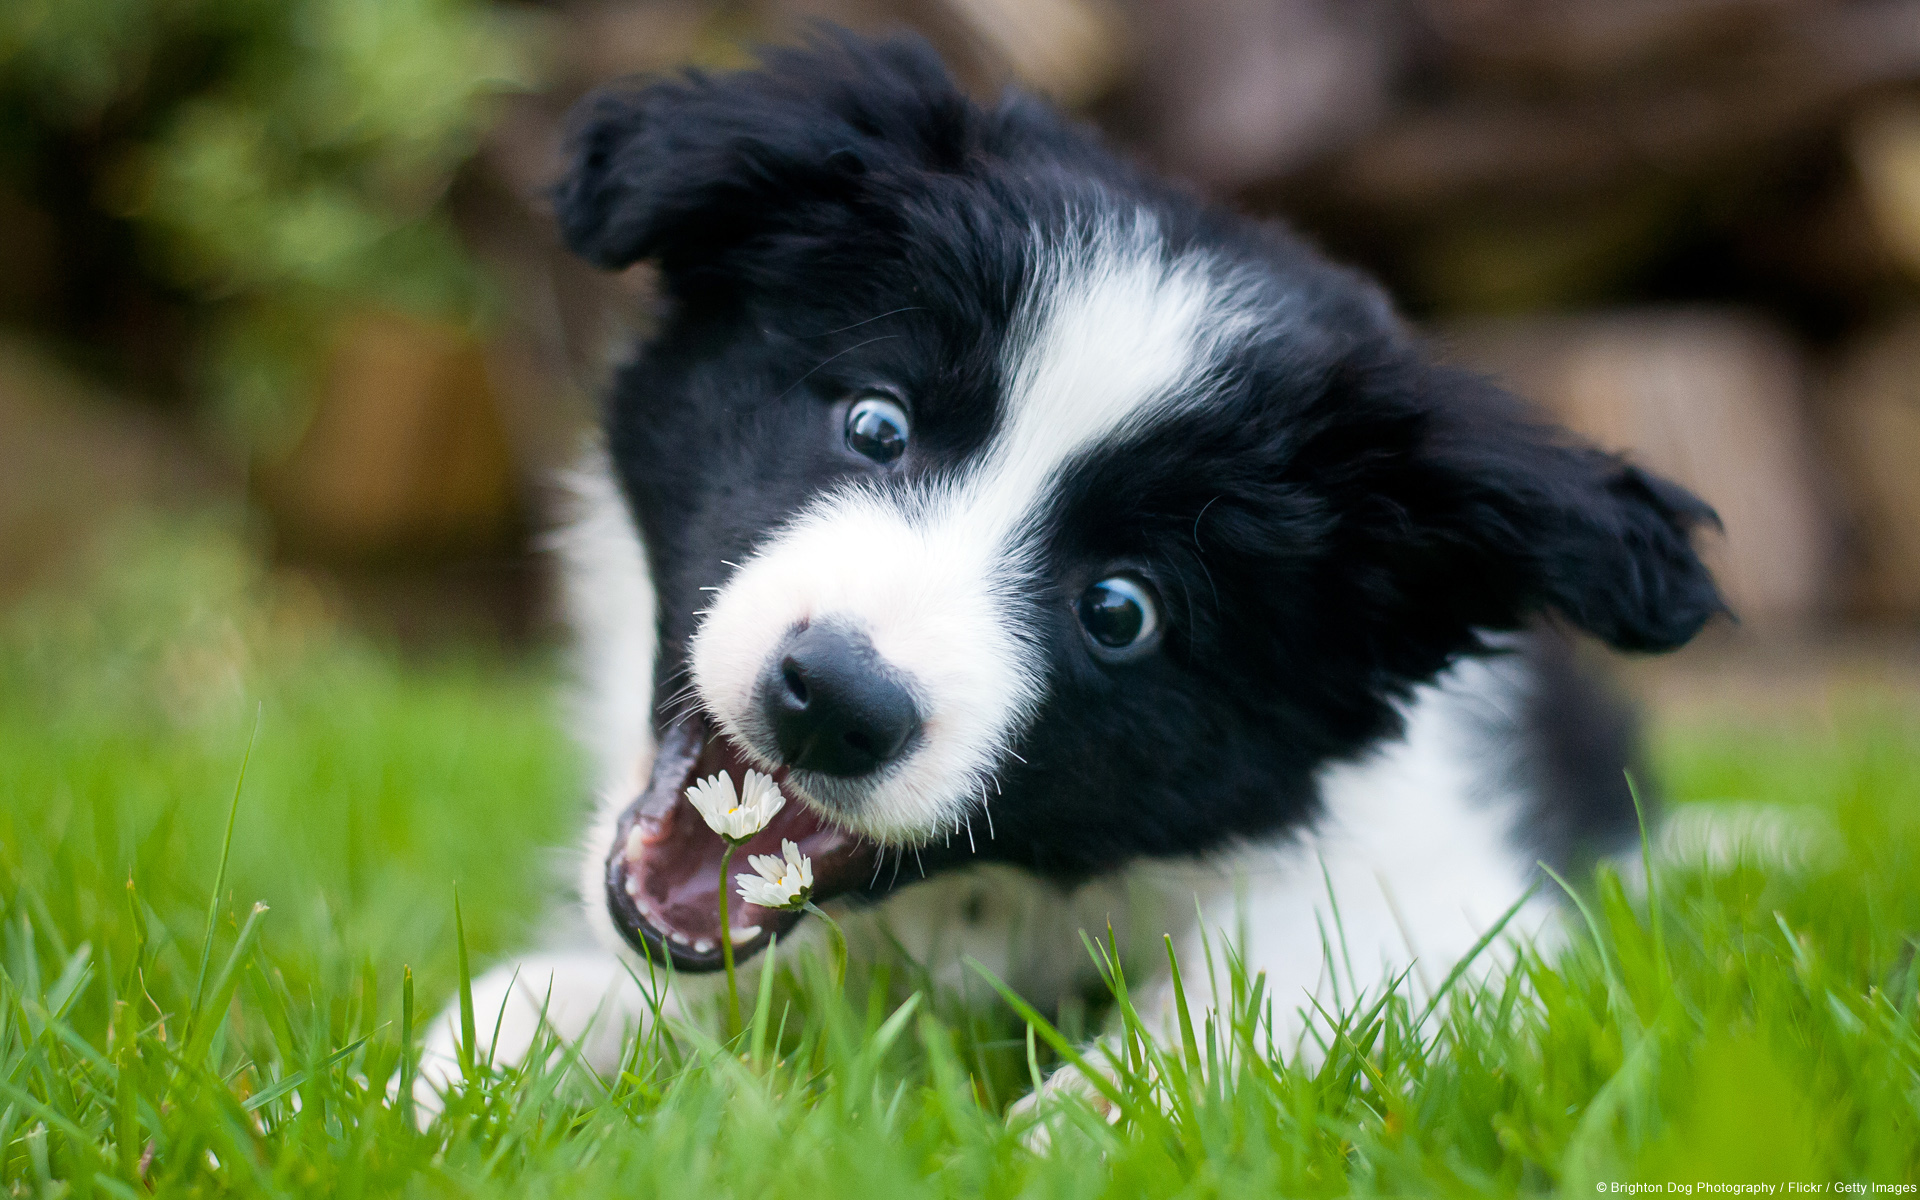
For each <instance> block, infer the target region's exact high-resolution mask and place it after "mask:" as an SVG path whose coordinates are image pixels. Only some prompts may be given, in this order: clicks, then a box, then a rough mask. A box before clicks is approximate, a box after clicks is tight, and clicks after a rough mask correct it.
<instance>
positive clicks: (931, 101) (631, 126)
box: [553, 31, 979, 277]
mask: <svg viewBox="0 0 1920 1200" xmlns="http://www.w3.org/2000/svg"><path fill="white" fill-rule="evenodd" d="M978 117H979V110H978V109H976V108H975V107H974V106H973V105H972V104H971V103H970V102H969V101H968V100H967V98H966V97H965V95H964V94H963V93H962V92H961V91H960V89H959V88H958V87H957V86H956V85H955V84H954V83H953V81H952V79H951V78H950V77H949V76H948V75H947V73H946V70H945V68H944V67H942V66H941V63H940V60H939V57H938V55H937V54H935V52H934V50H933V48H932V47H931V46H929V45H928V44H927V43H926V42H925V41H923V40H921V39H919V38H917V37H897V38H891V39H887V40H881V41H872V40H867V39H862V38H858V37H855V36H854V35H852V34H847V33H840V32H831V31H823V32H821V33H820V34H818V35H816V37H815V38H814V39H813V40H812V41H811V42H809V43H808V44H806V45H804V46H800V47H793V48H785V49H775V50H770V51H768V52H767V53H766V55H765V57H764V61H763V64H762V65H761V66H760V67H759V68H757V69H754V70H748V71H734V72H726V73H720V74H706V73H701V72H690V73H688V74H687V75H685V76H683V77H682V78H679V79H676V80H669V81H664V82H659V83H654V84H652V85H649V86H645V87H639V88H633V87H617V86H616V87H613V88H609V89H606V90H603V91H600V92H596V93H594V94H593V95H591V96H588V97H587V98H586V99H585V100H583V101H581V102H580V104H579V105H578V106H577V107H576V109H575V110H574V113H573V115H572V117H571V118H570V124H571V130H572V132H571V134H570V135H569V139H568V158H569V162H568V167H567V173H566V175H565V177H564V178H563V179H562V180H561V182H560V184H559V186H558V187H556V188H555V189H554V193H553V199H554V208H555V213H556V215H557V216H558V218H559V222H560V229H561V233H562V235H563V236H564V237H565V239H566V242H567V246H568V248H570V249H571V250H573V252H574V253H576V254H578V255H580V256H581V257H582V258H584V259H586V260H587V261H588V262H591V263H593V264H594V265H596V266H600V267H605V268H608V269H618V268H621V267H625V266H627V265H629V264H631V263H634V262H638V261H640V260H641V259H653V260H656V261H658V262H659V263H660V264H661V266H662V268H663V269H664V270H665V271H666V273H667V274H668V276H669V277H672V276H674V275H675V274H676V273H678V272H680V271H682V270H685V269H699V268H702V267H705V266H708V265H711V264H712V263H713V262H714V260H715V259H717V258H718V257H719V256H721V255H724V254H725V253H726V252H727V251H728V250H730V249H732V248H734V247H736V246H739V245H741V244H743V243H745V242H747V241H749V240H750V239H752V238H754V237H755V236H756V235H759V234H762V233H765V232H767V231H769V230H772V229H778V228H782V227H787V228H797V227H799V226H801V225H803V224H808V223H811V224H809V228H811V227H812V225H817V224H818V222H819V221H820V220H822V219H827V220H833V219H838V220H842V221H862V220H864V221H867V222H871V221H872V220H873V219H874V218H875V216H876V214H877V212H878V211H879V210H877V209H873V208H872V206H869V209H870V211H868V212H866V213H864V214H863V213H861V212H859V211H857V210H858V206H859V202H860V200H861V198H862V196H863V195H870V194H871V193H872V192H873V191H874V188H875V184H876V182H878V181H886V180H894V181H897V180H899V179H900V178H901V177H902V176H903V175H904V174H906V173H907V172H910V171H912V170H915V169H920V170H925V169H934V170H938V169H942V168H946V169H952V168H954V167H956V166H957V165H958V164H959V162H960V161H961V160H962V159H963V158H964V157H965V155H966V153H967V150H968V145H969V141H970V139H972V138H973V137H975V136H977V133H978V130H977V124H978ZM881 186H884V182H881Z"/></svg>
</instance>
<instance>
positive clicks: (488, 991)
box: [391, 953, 653, 1127]
mask: <svg viewBox="0 0 1920 1200" xmlns="http://www.w3.org/2000/svg"><path fill="white" fill-rule="evenodd" d="M652 1008H653V1006H652V1005H651V1004H650V1003H649V1002H648V1000H647V997H646V996H645V994H644V993H643V992H642V991H641V988H640V986H639V984H637V983H636V982H635V981H634V978H633V976H632V975H631V974H630V973H629V972H628V970H627V968H626V966H625V965H624V964H623V963H622V962H621V961H620V960H619V959H617V958H615V957H613V956H612V955H609V954H594V953H582V954H548V955H536V956H532V957H528V958H523V959H521V960H519V961H518V962H512V963H507V964H505V965H503V966H499V967H495V968H494V969H493V970H491V971H488V972H487V973H486V974H484V975H482V976H481V977H480V978H478V979H476V980H474V981H473V1021H474V1039H473V1040H474V1045H473V1047H472V1053H473V1056H474V1058H475V1060H476V1061H480V1062H484V1063H486V1064H488V1065H490V1066H494V1067H510V1066H518V1065H520V1064H521V1063H523V1062H525V1061H526V1058H527V1055H528V1054H529V1053H530V1052H531V1051H532V1050H533V1048H534V1046H535V1044H536V1043H537V1042H538V1041H539V1039H540V1038H541V1035H542V1033H543V1032H544V1033H545V1034H546V1035H547V1036H548V1037H551V1038H554V1039H557V1040H558V1041H559V1042H564V1043H566V1045H567V1047H568V1048H570V1049H571V1051H572V1054H575V1055H578V1058H579V1060H580V1061H582V1062H584V1063H585V1064H586V1065H587V1066H588V1067H589V1068H590V1069H592V1070H593V1071H594V1072H596V1073H598V1074H600V1075H602V1076H609V1075H612V1074H613V1073H614V1072H615V1071H617V1070H619V1067H620V1059H621V1054H622V1052H623V1051H624V1048H625V1046H626V1042H627V1038H628V1037H629V1036H630V1035H631V1034H632V1033H633V1032H634V1031H635V1030H636V1029H638V1028H639V1027H640V1025H641V1024H642V1023H643V1022H644V1021H645V1020H646V1019H647V1018H648V1016H649V1015H650V1013H651V1012H652ZM460 1038H461V1031H460V1004H459V1001H458V1000H455V1001H454V1002H453V1003H452V1004H449V1005H448V1006H447V1008H446V1011H444V1012H442V1013H441V1014H440V1016H439V1017H438V1018H437V1019H436V1020H435V1021H434V1023H433V1025H432V1026H431V1027H430V1028H429V1029H428V1030H427V1037H426V1041H425V1043H424V1044H423V1045H422V1047H421V1051H420V1066H419V1071H418V1072H417V1074H416V1075H415V1076H414V1084H413V1103H414V1113H415V1118H416V1120H418V1121H419V1123H420V1124H421V1125H422V1126H423V1127H424V1126H425V1125H427V1124H428V1123H430V1122H431V1121H432V1120H433V1119H434V1118H435V1117H436V1116H438V1115H439V1114H440V1112H441V1110H442V1109H443V1108H444V1107H445V1096H446V1094H447V1092H448V1091H449V1089H451V1088H453V1087H455V1086H457V1085H458V1084H459V1082H460V1079H461V1067H460V1061H461V1053H460ZM567 1055H568V1051H567V1050H563V1049H561V1048H559V1047H557V1046H556V1047H555V1049H554V1051H553V1057H554V1058H555V1059H558V1058H560V1057H562V1056H567ZM398 1087H399V1080H398V1078H397V1077H396V1078H395V1080H394V1081H393V1083H392V1085H391V1088H392V1089H393V1090H395V1091H396V1092H397V1089H398Z"/></svg>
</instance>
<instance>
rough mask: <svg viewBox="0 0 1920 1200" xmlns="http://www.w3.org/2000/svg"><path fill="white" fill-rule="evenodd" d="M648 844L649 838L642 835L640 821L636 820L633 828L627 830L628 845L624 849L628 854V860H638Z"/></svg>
mask: <svg viewBox="0 0 1920 1200" xmlns="http://www.w3.org/2000/svg"><path fill="white" fill-rule="evenodd" d="M646 845H647V839H646V838H645V837H644V836H642V834H641V832H640V823H639V822H637V821H636V822H635V823H634V825H633V828H631V829H629V830H627V845H626V849H625V851H624V853H625V854H626V856H627V861H628V862H633V861H636V860H638V859H639V857H640V852H641V851H642V850H644V849H645V848H646Z"/></svg>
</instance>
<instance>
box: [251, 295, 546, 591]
mask: <svg viewBox="0 0 1920 1200" xmlns="http://www.w3.org/2000/svg"><path fill="white" fill-rule="evenodd" d="M263 490H264V492H265V495H266V499H267V501H268V504H269V506H270V507H271V509H272V510H273V514H274V518H275V525H276V528H277V529H278V530H279V531H280V533H281V535H282V538H283V539H284V540H285V541H286V542H287V543H288V544H289V545H290V546H291V547H293V548H294V549H296V550H297V551H299V552H302V553H305V554H312V555H319V556H321V557H326V558H333V559H341V560H366V559H376V558H382V557H392V556H411V555H415V554H423V553H424V554H435V553H437V554H455V553H471V552H474V551H478V550H486V549H490V548H496V547H500V546H502V545H504V544H506V543H507V542H509V541H510V540H511V538H512V536H513V534H514V533H515V531H516V529H517V518H518V514H519V483H518V478H517V473H516V470H515V466H514V459H513V454H512V452H511V450H510V448H509V443H508V440H507V435H506V431H505V429H504V428H503V424H502V420H501V415H500V406H499V401H498V399H497V397H496V392H495V387H494V385H493V382H492V379H491V377H490V374H489V371H488V365H487V358H486V354H485V351H484V348H483V347H482V346H481V345H480V344H479V343H477V342H475V341H474V340H473V339H472V338H470V337H468V336H467V335H466V334H465V333H464V332H462V331H461V330H459V329H457V328H454V327H451V326H447V325H444V324H439V323H435V322H430V321H426V320H422V319H420V318H417V317H411V316H404V315H400V314H397V313H364V314H361V315H360V316H357V317H354V318H352V319H350V320H347V321H345V322H343V323H342V325H341V326H340V328H339V329H338V331H337V333H336V335H335V339H334V345H333V350H332V354H331V356H330V359H329V361H328V364H327V368H326V371H325V373H324V379H323V382H322V384H321V390H320V395H319V402H318V404H317V407H316V409H315V412H314V417H313V421H312V424H311V425H310V426H309V427H308V429H307V431H306V434H305V436H304V437H303V438H302V439H301V441H300V443H299V445H298V446H297V447H296V448H295V449H294V451H293V453H292V455H291V456H290V457H289V458H288V459H287V461H286V462H284V463H281V464H279V465H277V466H276V467H274V468H273V469H272V470H270V471H269V472H267V474H266V477H265V480H264V488H263Z"/></svg>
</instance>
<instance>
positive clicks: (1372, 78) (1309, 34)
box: [1131, 0, 1400, 188]
mask: <svg viewBox="0 0 1920 1200" xmlns="http://www.w3.org/2000/svg"><path fill="white" fill-rule="evenodd" d="M1138 19H1139V41H1140V45H1141V47H1142V55H1141V75H1140V79H1139V82H1138V84H1137V88H1136V94H1135V95H1134V97H1133V98H1132V105H1131V107H1132V108H1134V109H1135V110H1136V111H1137V112H1138V114H1139V121H1140V123H1141V125H1142V126H1143V136H1144V139H1145V140H1146V142H1147V143H1148V145H1149V146H1150V148H1151V149H1152V152H1153V154H1154V157H1155V158H1156V159H1158V160H1159V161H1160V162H1161V163H1163V164H1164V165H1166V166H1167V167H1168V168H1169V169H1171V170H1173V171H1176V172H1178V173H1180V174H1182V175H1185V176H1187V177H1189V178H1193V179H1197V180H1200V181H1201V182H1204V183H1208V184H1212V185H1214V186H1217V187H1229V188H1234V187H1241V186H1244V185H1247V184H1249V183H1252V182H1254V181H1256V180H1260V179H1264V178H1268V177H1271V176H1275V175H1281V174H1285V173H1287V172H1289V171H1291V170H1294V169H1296V168H1298V167H1300V166H1302V165H1304V164H1305V163H1307V162H1308V161H1310V160H1311V159H1313V158H1314V157H1315V156H1316V155H1320V154H1323V153H1325V152H1327V151H1329V150H1332V149H1336V148H1338V147H1340V146H1343V145H1345V144H1346V143H1347V142H1349V141H1351V140H1352V139H1353V138H1355V137H1356V136H1358V135H1359V134H1361V133H1364V132H1366V131H1367V130H1368V129H1370V128H1371V127H1372V126H1374V125H1375V124H1376V123H1378V122H1379V121H1381V120H1383V119H1384V118H1385V117H1386V116H1387V115H1388V112H1389V102H1390V100H1391V88H1392V85H1393V82H1394V75H1395V68H1396V66H1397V63H1396V50H1397V45H1398V41H1399V34H1400V26H1399V24H1398V23H1397V22H1396V21H1395V20H1394V19H1393V10H1392V8H1391V7H1390V6H1389V5H1387V4H1386V3H1384V2H1383V0H1150V2H1148V3H1144V4H1143V5H1142V6H1141V9H1140V13H1139V18H1138Z"/></svg>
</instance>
